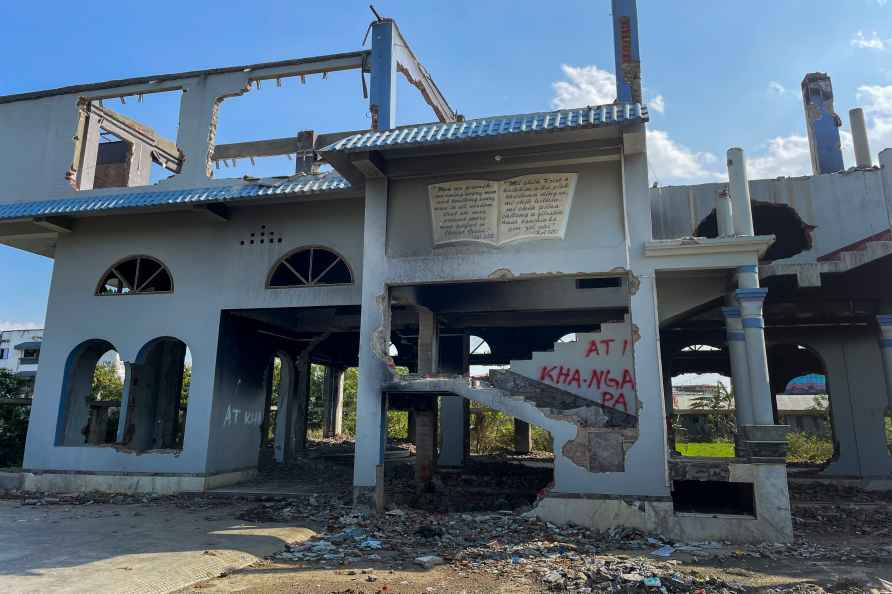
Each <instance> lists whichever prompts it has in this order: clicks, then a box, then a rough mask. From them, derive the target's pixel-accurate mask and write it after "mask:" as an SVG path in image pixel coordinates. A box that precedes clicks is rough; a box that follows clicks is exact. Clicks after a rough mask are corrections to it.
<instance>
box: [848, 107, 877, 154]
mask: <svg viewBox="0 0 892 594" xmlns="http://www.w3.org/2000/svg"><path fill="white" fill-rule="evenodd" d="M849 123H850V125H851V129H852V143H853V144H854V145H855V165H856V166H857V167H858V168H866V167H871V166H872V165H873V159H871V157H870V142H869V141H868V140H867V125H866V124H865V123H864V110H863V109H861V108H860V107H856V108H854V109H850V110H849Z"/></svg>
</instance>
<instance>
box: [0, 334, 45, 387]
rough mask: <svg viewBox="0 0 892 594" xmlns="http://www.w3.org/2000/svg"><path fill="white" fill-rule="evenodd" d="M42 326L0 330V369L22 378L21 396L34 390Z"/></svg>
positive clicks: (41, 339)
mask: <svg viewBox="0 0 892 594" xmlns="http://www.w3.org/2000/svg"><path fill="white" fill-rule="evenodd" d="M42 342H43V328H32V329H27V330H0V369H5V370H7V371H9V372H11V373H13V374H15V376H16V377H18V378H20V379H22V380H24V388H23V391H22V395H23V396H25V395H26V396H30V395H31V394H32V393H33V392H34V377H35V376H36V375H37V363H38V361H39V359H40V345H41V343H42Z"/></svg>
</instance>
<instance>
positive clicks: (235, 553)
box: [0, 501, 311, 593]
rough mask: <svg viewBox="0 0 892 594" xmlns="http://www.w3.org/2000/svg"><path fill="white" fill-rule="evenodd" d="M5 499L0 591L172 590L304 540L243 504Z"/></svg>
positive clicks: (0, 522)
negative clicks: (262, 520)
mask: <svg viewBox="0 0 892 594" xmlns="http://www.w3.org/2000/svg"><path fill="white" fill-rule="evenodd" d="M186 505H187V506H186V507H179V506H176V505H171V504H164V505H161V504H138V505H107V504H97V505H43V506H23V505H20V504H19V503H18V502H15V501H0V592H130V593H138V592H153V593H159V592H171V591H174V590H177V589H180V588H183V587H185V586H188V585H190V584H193V583H195V582H197V581H199V580H203V579H207V578H210V577H214V576H218V575H220V574H221V573H224V572H227V571H231V570H234V569H237V568H241V567H244V566H246V565H249V564H251V563H253V562H255V561H256V560H257V559H259V558H262V557H264V556H266V555H270V554H272V553H274V552H276V551H278V550H281V549H282V548H284V545H285V543H286V542H293V541H296V540H302V539H304V538H307V537H308V536H309V535H310V534H311V531H310V530H308V529H307V528H302V527H293V526H284V525H277V524H263V525H262V526H260V527H258V526H255V525H253V524H248V523H245V522H243V521H241V520H238V519H237V515H238V513H239V511H240V509H241V508H240V507H239V506H238V505H236V504H230V503H226V502H219V503H215V504H214V505H213V506H211V507H203V506H189V505H188V504H186Z"/></svg>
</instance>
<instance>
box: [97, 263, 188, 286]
mask: <svg viewBox="0 0 892 594" xmlns="http://www.w3.org/2000/svg"><path fill="white" fill-rule="evenodd" d="M172 292H173V279H172V277H171V276H170V271H168V270H167V268H166V267H165V266H164V264H162V263H161V262H160V261H158V260H156V259H155V258H152V257H150V256H134V257H131V258H127V259H125V260H122V261H120V262H118V263H117V264H115V265H113V266H112V267H111V268H109V269H108V270H107V271H106V272H105V274H103V275H102V280H100V281H99V286H98V287H97V288H96V294H97V295H102V296H105V295H139V294H146V293H172Z"/></svg>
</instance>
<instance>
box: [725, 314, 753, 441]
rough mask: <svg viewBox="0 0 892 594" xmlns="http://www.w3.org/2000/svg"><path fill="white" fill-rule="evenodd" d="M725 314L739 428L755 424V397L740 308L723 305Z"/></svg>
mask: <svg viewBox="0 0 892 594" xmlns="http://www.w3.org/2000/svg"><path fill="white" fill-rule="evenodd" d="M722 313H723V314H724V315H725V325H726V327H727V330H726V338H727V342H728V355H729V356H730V358H731V385H732V387H733V390H734V410H735V416H736V420H737V430H738V432H739V431H740V428H741V427H743V426H744V425H752V424H753V398H752V393H751V392H750V378H749V373H750V372H749V365H748V364H747V354H746V339H745V337H744V332H743V321H742V319H741V317H740V308H738V307H723V308H722Z"/></svg>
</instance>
